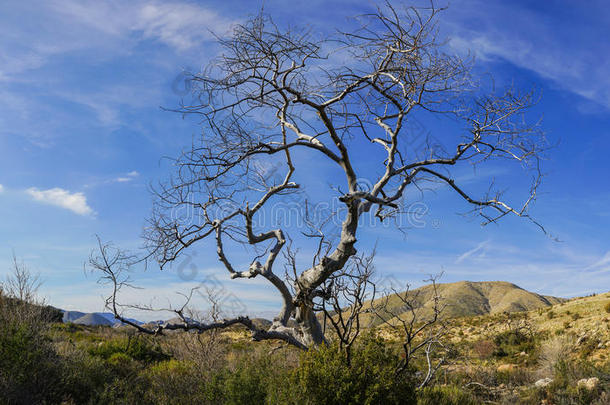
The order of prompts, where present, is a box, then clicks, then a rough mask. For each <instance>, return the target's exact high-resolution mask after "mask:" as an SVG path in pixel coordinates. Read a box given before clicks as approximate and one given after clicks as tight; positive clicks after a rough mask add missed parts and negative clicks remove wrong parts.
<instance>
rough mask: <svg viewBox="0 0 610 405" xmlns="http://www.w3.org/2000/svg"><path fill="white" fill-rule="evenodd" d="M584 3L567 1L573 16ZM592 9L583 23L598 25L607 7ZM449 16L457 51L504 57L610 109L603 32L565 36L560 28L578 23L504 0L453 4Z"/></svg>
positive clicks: (452, 43) (487, 58)
mask: <svg viewBox="0 0 610 405" xmlns="http://www.w3.org/2000/svg"><path fill="white" fill-rule="evenodd" d="M580 6H581V5H579V4H578V5H577V3H574V5H568V7H570V8H573V10H572V11H574V12H575V14H577V13H576V11H577V10H578V8H579V7H580ZM588 7H590V10H589V12H590V13H596V14H588V15H587V16H586V17H583V16H582V15H581V16H580V19H579V20H578V23H579V24H582V23H583V22H586V21H588V22H589V23H591V24H595V23H600V22H599V21H597V22H596V21H595V20H596V19H597V18H599V20H603V17H602V16H603V15H608V11H607V7H606V6H605V4H603V3H601V2H592V4H591V5H589V6H588ZM570 14H571V13H566V15H570ZM506 15H511V16H512V17H511V21H514V24H512V23H511V24H507V23H506V21H507V20H506V18H505V16H506ZM596 15H597V17H596ZM448 16H449V17H450V21H449V22H448V23H449V24H448V25H449V26H450V27H451V28H450V30H449V31H451V32H450V33H449V35H450V36H451V41H450V46H451V47H452V48H454V49H455V50H456V51H458V52H460V53H464V52H466V51H472V52H473V53H474V54H475V56H476V57H477V59H478V60H482V61H490V60H494V59H498V58H501V59H504V60H506V61H508V62H510V63H512V64H514V65H516V66H519V67H521V68H525V69H529V70H531V71H533V72H535V73H537V74H538V75H540V76H542V77H544V78H546V79H549V80H551V81H553V82H554V83H555V84H556V85H557V86H558V87H560V88H562V89H564V90H568V91H570V92H572V93H575V94H578V95H580V96H581V97H583V98H585V99H587V100H590V101H594V102H596V103H598V104H601V105H603V106H605V107H606V108H610V78H609V76H608V74H607V72H608V68H609V67H610V58H609V57H608V55H610V47H608V44H607V43H606V42H604V41H599V35H600V33H599V32H596V31H595V30H587V29H579V30H570V31H569V32H570V35H569V36H566V35H565V33H566V32H565V31H558V30H557V27H558V26H565V24H566V23H574V21H565V20H562V19H561V18H562V17H561V16H560V15H550V14H548V13H545V12H544V10H538V11H536V10H533V9H531V8H526V7H520V6H518V5H516V4H514V3H506V2H494V1H489V2H488V1H485V2H483V1H482V0H470V1H467V2H464V3H463V4H462V3H460V6H459V7H450V8H449V11H448ZM575 18H576V17H575ZM585 18H586V19H585ZM475 20H476V21H477V23H476V24H474V23H473V21H475ZM443 22H445V21H443ZM584 44H586V46H584Z"/></svg>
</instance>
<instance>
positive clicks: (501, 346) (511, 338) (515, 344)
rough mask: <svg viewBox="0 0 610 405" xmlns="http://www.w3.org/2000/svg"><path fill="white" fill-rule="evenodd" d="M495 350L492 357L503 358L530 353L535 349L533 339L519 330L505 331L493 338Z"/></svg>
mask: <svg viewBox="0 0 610 405" xmlns="http://www.w3.org/2000/svg"><path fill="white" fill-rule="evenodd" d="M494 343H495V344H496V346H497V348H496V350H495V352H494V355H495V356H497V357H505V356H509V355H513V354H515V353H519V352H530V351H532V350H533V349H534V348H535V339H534V338H533V336H529V335H527V334H526V333H524V332H523V331H521V330H519V329H515V330H507V331H505V332H502V333H500V334H498V335H496V336H495V337H494Z"/></svg>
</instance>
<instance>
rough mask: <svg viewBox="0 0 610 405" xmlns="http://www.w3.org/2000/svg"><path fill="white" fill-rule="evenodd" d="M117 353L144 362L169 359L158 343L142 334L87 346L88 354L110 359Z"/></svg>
mask: <svg viewBox="0 0 610 405" xmlns="http://www.w3.org/2000/svg"><path fill="white" fill-rule="evenodd" d="M117 353H122V354H124V355H126V356H128V357H130V358H132V359H134V360H138V361H143V362H146V363H150V362H155V361H163V360H168V359H169V356H168V355H167V354H165V353H164V352H163V351H162V350H161V348H160V347H159V345H158V344H156V343H154V342H151V341H150V340H149V339H147V338H145V337H143V336H135V337H129V338H119V339H113V340H109V341H106V342H100V344H98V345H97V346H93V347H91V348H89V354H91V355H92V356H97V357H101V358H103V359H110V358H111V357H112V356H113V355H115V354H117Z"/></svg>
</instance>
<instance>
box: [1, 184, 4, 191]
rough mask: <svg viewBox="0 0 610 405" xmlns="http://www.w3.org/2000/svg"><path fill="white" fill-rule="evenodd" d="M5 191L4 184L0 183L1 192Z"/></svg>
mask: <svg viewBox="0 0 610 405" xmlns="http://www.w3.org/2000/svg"><path fill="white" fill-rule="evenodd" d="M3 191H4V186H3V185H2V184H0V193H1V192H3Z"/></svg>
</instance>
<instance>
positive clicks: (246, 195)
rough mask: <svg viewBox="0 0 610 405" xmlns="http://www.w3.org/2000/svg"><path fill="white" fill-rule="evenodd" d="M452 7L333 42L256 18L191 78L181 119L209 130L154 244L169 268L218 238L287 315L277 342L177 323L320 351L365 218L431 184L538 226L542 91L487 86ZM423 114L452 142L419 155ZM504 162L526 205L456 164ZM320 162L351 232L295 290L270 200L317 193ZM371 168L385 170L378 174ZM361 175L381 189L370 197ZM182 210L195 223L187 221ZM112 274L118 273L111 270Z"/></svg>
mask: <svg viewBox="0 0 610 405" xmlns="http://www.w3.org/2000/svg"><path fill="white" fill-rule="evenodd" d="M441 11H442V10H439V9H436V8H435V7H434V5H430V6H429V7H427V8H408V7H404V8H398V7H393V6H392V5H391V4H390V3H389V2H388V3H386V4H384V5H382V6H381V7H379V8H378V9H377V11H375V12H373V13H370V14H367V15H364V16H361V17H360V18H359V19H358V20H357V23H358V24H359V26H358V27H357V28H356V29H354V30H352V31H351V32H343V33H337V34H336V35H334V36H331V37H329V38H320V36H319V35H316V34H314V33H312V32H311V31H310V30H295V29H283V28H281V27H279V26H277V25H275V24H274V22H273V21H272V19H271V18H270V17H268V16H266V15H259V16H257V17H255V18H253V19H251V20H250V21H248V22H246V23H244V24H242V25H238V26H236V27H235V29H234V31H233V34H232V36H231V37H230V38H227V39H219V43H220V45H221V47H222V56H220V57H219V58H218V59H217V60H215V61H214V62H213V63H211V64H210V65H209V66H208V68H207V69H205V70H204V71H202V72H201V73H195V74H193V76H192V78H191V79H192V80H191V82H192V83H193V84H194V86H195V89H196V90H195V92H194V97H193V100H190V102H189V103H185V104H184V105H183V106H182V107H181V108H180V109H179V111H180V112H182V113H184V114H190V115H194V116H198V117H200V118H201V123H202V126H203V134H202V135H201V137H200V138H199V139H196V140H195V142H194V143H193V145H192V147H191V148H189V149H188V150H187V151H186V152H184V153H183V154H182V155H181V156H179V157H178V158H176V159H175V160H174V162H173V163H174V165H175V168H176V170H175V173H174V174H173V175H172V176H171V177H170V179H169V180H167V181H166V182H165V183H162V184H160V185H159V187H158V188H157V189H156V203H155V205H154V209H153V215H152V216H151V218H150V223H149V225H148V227H147V228H146V233H145V239H146V243H147V246H148V248H149V249H150V254H151V255H152V256H154V257H155V258H156V259H157V261H158V263H159V264H160V266H161V267H162V268H163V267H164V266H166V265H168V264H170V263H172V262H173V261H175V260H176V259H177V258H178V257H179V256H180V255H181V254H182V253H183V252H185V251H188V250H189V249H190V248H191V247H193V246H194V245H196V244H197V243H198V242H199V241H201V240H203V239H205V238H214V239H215V242H216V246H217V252H218V259H219V261H220V262H221V263H222V264H223V265H224V267H226V270H227V271H228V273H229V275H230V277H231V278H232V279H235V278H254V277H263V278H265V279H267V280H268V281H269V282H270V283H271V284H272V285H273V286H274V287H275V288H276V289H277V292H278V293H279V295H280V296H281V298H282V301H283V306H282V308H281V309H280V310H279V313H278V315H277V316H276V317H275V319H274V320H273V324H272V326H271V327H270V328H269V329H268V330H266V331H261V330H257V329H256V328H254V327H253V326H252V325H251V322H250V321H249V320H248V319H247V318H236V319H232V320H226V321H223V322H219V323H213V324H210V325H205V326H203V325H201V324H197V325H194V324H193V325H191V324H189V323H184V324H182V325H169V326H168V327H171V328H182V329H191V328H195V329H207V328H212V327H225V326H227V325H229V324H235V323H240V324H243V325H245V326H246V327H248V328H250V329H252V330H253V333H254V336H255V338H257V339H269V338H272V339H283V340H285V341H286V342H290V343H293V344H295V345H297V346H299V347H311V346H315V345H318V344H320V343H322V342H323V341H324V335H323V331H322V327H321V325H320V322H319V319H318V317H317V316H316V310H315V305H314V299H315V298H316V297H320V296H321V295H323V291H322V289H323V286H324V283H325V282H327V281H328V280H329V279H330V278H332V277H333V276H334V275H337V274H341V272H342V271H343V269H344V267H345V265H346V263H348V261H349V260H350V258H352V257H354V256H355V255H356V248H355V245H356V242H357V234H358V232H359V227H361V224H362V222H363V219H364V218H365V217H367V218H372V219H374V220H377V221H384V220H386V219H387V218H390V217H398V216H400V215H402V214H404V212H405V208H404V207H405V206H406V205H405V204H407V203H408V202H406V201H405V200H404V199H403V196H404V195H405V193H406V191H407V190H409V189H411V188H413V187H421V185H422V184H424V183H426V182H436V183H440V184H441V185H444V186H446V187H448V188H449V189H451V190H452V191H454V192H455V193H457V195H458V196H460V197H461V198H463V200H464V201H465V205H466V206H468V205H470V206H471V207H473V208H474V211H476V213H478V214H480V215H481V216H482V217H483V221H484V223H491V222H496V221H497V220H499V219H500V218H502V217H504V216H506V215H509V214H511V215H516V216H519V217H524V218H528V219H530V220H532V221H533V219H532V218H531V217H530V216H529V214H528V207H529V206H530V204H531V202H532V201H533V200H534V199H535V197H536V189H537V187H538V184H539V183H540V178H541V176H540V166H539V162H540V157H541V153H542V152H543V150H544V148H545V145H546V144H545V141H544V138H543V135H542V133H541V132H540V130H539V128H538V122H534V123H533V124H530V123H529V119H528V118H527V112H528V109H529V107H530V106H531V105H532V104H533V103H534V102H535V101H536V95H535V94H534V93H533V92H524V93H522V92H519V91H517V90H515V89H513V88H510V89H507V90H506V91H504V92H500V93H496V92H494V91H486V90H485V89H484V88H483V87H481V88H477V85H476V80H475V78H473V77H472V75H471V67H472V63H471V61H470V60H465V59H463V58H460V57H458V56H455V55H453V54H450V53H448V52H447V51H446V48H445V45H444V42H443V41H441V40H439V39H438V38H437V28H436V24H437V20H438V16H439V13H440V12H441ZM416 117H419V119H422V120H425V119H426V117H445V118H447V119H450V120H452V122H453V123H454V125H453V128H454V129H453V131H454V132H453V133H450V132H449V133H443V134H442V138H443V141H442V142H430V141H424V142H421V143H420V144H418V145H417V147H416V148H414V147H413V138H414V137H416V136H417V134H414V133H413V125H412V124H413V123H414V122H416V120H417V119H418V118H416ZM443 145H445V146H443ZM447 145H449V146H447ZM306 159H310V160H306ZM498 160H503V161H505V162H507V163H508V161H513V162H515V163H516V164H517V165H518V166H521V167H522V168H525V169H526V170H525V172H526V173H530V174H531V175H532V178H533V182H532V187H531V189H530V190H529V193H528V194H527V196H526V197H525V198H524V201H525V202H524V203H523V204H521V205H519V206H518V207H515V206H513V205H510V204H509V202H507V201H505V200H504V199H503V198H502V194H501V193H500V192H497V191H495V190H494V189H493V188H490V190H489V191H488V193H487V194H485V195H483V196H475V195H473V194H471V193H470V192H469V191H468V189H467V187H466V185H465V184H461V183H460V182H459V181H458V180H457V179H456V177H455V176H454V173H455V172H454V170H455V169H456V168H459V167H463V166H468V167H470V165H474V164H478V165H482V166H483V167H484V165H485V164H486V163H489V162H491V161H498ZM307 162H310V163H307ZM311 162H328V164H329V165H331V166H332V167H333V168H334V169H333V170H336V172H335V173H336V174H340V175H333V176H332V179H330V178H329V179H328V180H329V181H332V182H335V184H334V191H332V189H331V190H329V191H328V192H326V196H327V201H331V200H332V199H336V200H337V201H338V202H339V203H338V204H339V206H338V208H336V209H335V210H334V211H333V212H332V213H331V214H332V216H333V217H334V218H336V217H339V216H341V217H342V222H341V224H340V225H338V226H337V227H336V228H335V229H329V228H332V225H333V223H332V221H331V222H330V223H328V224H327V226H326V227H325V228H324V229H325V232H329V234H332V233H333V231H335V232H336V234H337V235H338V237H337V238H336V239H333V238H325V239H324V240H325V243H326V244H327V245H326V247H327V249H326V248H325V249H324V250H323V252H325V253H324V254H320V250H318V254H313V256H314V257H315V258H316V259H314V260H313V263H312V264H311V265H307V266H302V265H298V264H296V267H298V269H297V271H296V275H295V277H294V278H293V279H290V278H286V277H282V275H278V274H277V273H276V271H275V267H277V266H274V265H275V264H276V261H277V259H278V257H281V256H280V253H281V252H282V251H283V250H285V245H286V241H287V240H288V231H290V229H288V228H286V227H282V226H281V224H280V225H278V226H275V225H273V226H272V225H271V224H270V223H264V222H265V221H262V220H261V218H262V214H263V213H268V210H269V209H270V208H271V205H272V204H275V203H278V202H281V201H283V200H284V199H285V198H286V196H287V195H289V194H295V193H303V192H304V191H303V190H304V189H305V185H306V184H305V183H306V180H305V179H304V178H303V177H302V174H303V173H304V172H305V171H308V172H314V173H315V172H316V170H317V168H318V165H317V164H316V165H315V166H313V165H312V164H311ZM374 164H376V165H377V169H373V170H371V168H370V167H371V166H373V165H374ZM479 170H484V169H479ZM373 176H377V177H373ZM362 178H367V179H369V181H370V184H371V185H370V187H363V186H362V183H361V182H359V179H362ZM337 181H339V182H340V183H341V184H337V183H336V182H337ZM308 191H311V190H308ZM317 193H318V195H319V193H320V191H319V190H317ZM330 206H333V205H332V204H330ZM302 207H304V204H303V205H302ZM180 211H188V212H189V213H190V215H188V216H187V217H186V218H185V217H183V216H179V215H176V212H180ZM308 235H309V234H308ZM309 236H311V237H312V238H318V237H320V236H319V235H309ZM228 243H231V244H232V245H233V244H235V243H240V244H243V245H246V246H251V247H252V248H253V249H257V253H256V254H255V258H254V260H252V262H251V264H250V266H249V267H248V268H246V269H240V268H236V266H235V264H234V260H232V259H231V257H230V254H231V250H230V249H226V246H227V244H228ZM261 259H263V260H261ZM102 268H103V269H105V271H107V272H109V271H110V266H107V265H106V264H103V266H102ZM106 274H111V273H106ZM110 277H111V278H112V276H110ZM111 281H112V280H111ZM116 281H117V280H114V282H116ZM115 292H116V290H115ZM290 320H293V322H289V321H290ZM149 332H151V331H149Z"/></svg>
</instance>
